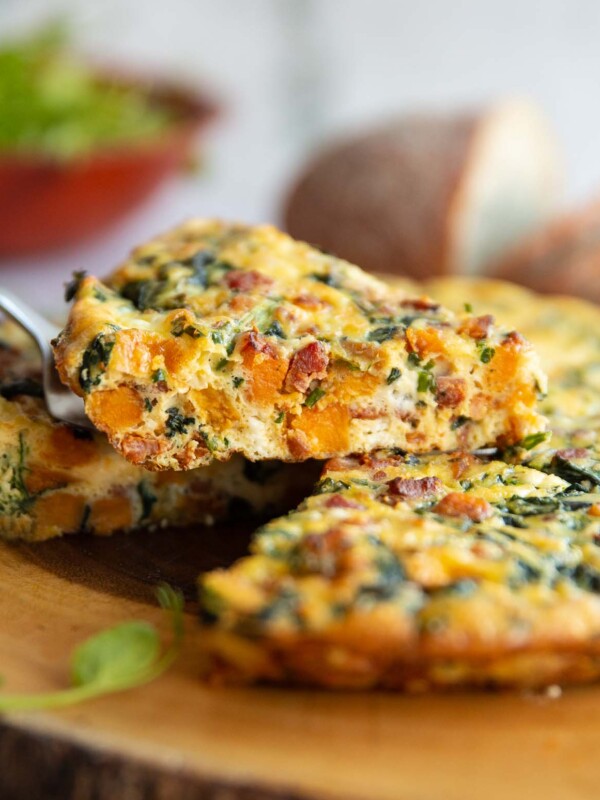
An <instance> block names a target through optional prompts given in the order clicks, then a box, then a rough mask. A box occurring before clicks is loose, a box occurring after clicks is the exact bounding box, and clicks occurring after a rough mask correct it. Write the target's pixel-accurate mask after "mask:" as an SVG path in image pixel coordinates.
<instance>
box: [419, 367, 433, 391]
mask: <svg viewBox="0 0 600 800" xmlns="http://www.w3.org/2000/svg"><path fill="white" fill-rule="evenodd" d="M417 391H418V392H434V391H435V378H434V377H433V375H432V374H431V372H429V370H427V369H422V370H419V376H418V378H417Z"/></svg>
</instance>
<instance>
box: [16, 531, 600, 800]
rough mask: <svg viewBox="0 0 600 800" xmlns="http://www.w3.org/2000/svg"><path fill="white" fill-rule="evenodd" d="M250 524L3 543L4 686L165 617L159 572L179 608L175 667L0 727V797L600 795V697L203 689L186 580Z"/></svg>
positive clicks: (59, 682)
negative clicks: (104, 637)
mask: <svg viewBox="0 0 600 800" xmlns="http://www.w3.org/2000/svg"><path fill="white" fill-rule="evenodd" d="M246 543H247V535H246V534H245V533H244V531H240V530H235V529H227V530H224V529H221V530H214V531H210V530H200V531H195V532H189V531H179V532H176V531H161V532H157V533H138V534H135V535H123V536H115V537H113V538H111V539H93V538H91V537H84V536H82V537H72V538H68V539H64V540H59V541H54V542H48V543H45V544H39V545H26V546H25V545H17V546H8V545H0V673H1V674H2V675H3V676H4V678H5V689H6V690H7V691H9V690H10V691H33V690H49V689H54V688H60V687H63V686H66V685H67V683H68V658H69V653H70V651H71V649H72V647H73V646H74V645H76V644H77V643H78V642H80V641H81V640H82V639H84V638H85V637H87V636H88V635H90V634H92V633H94V632H96V631H98V630H99V629H101V628H103V627H106V626H109V625H111V624H114V623H116V622H119V621H123V620H125V619H129V618H136V619H148V620H151V621H155V622H156V623H157V624H158V625H163V624H164V622H165V620H164V617H163V614H162V612H161V611H160V610H159V609H157V608H156V606H155V601H154V596H153V590H154V587H155V585H156V584H157V583H158V582H159V581H160V580H168V581H170V582H171V583H173V584H175V585H178V586H180V587H181V588H182V589H184V591H185V592H186V595H187V596H188V597H189V598H190V604H189V612H190V613H189V615H188V635H187V637H186V644H185V648H184V652H183V655H182V657H181V658H180V660H179V661H178V663H177V664H176V665H175V667H173V668H172V669H171V670H170V671H169V672H168V673H167V674H165V675H164V676H163V677H161V678H160V679H158V680H157V681H155V682H154V683H152V684H150V685H147V686H145V687H141V688H139V689H135V690H132V691H129V692H124V693H121V694H119V695H113V696H110V697H105V698H102V699H99V700H95V701H93V702H89V703H86V704H81V705H79V706H76V707H73V708H71V709H69V710H65V711H60V712H55V713H27V714H18V715H17V714H16V715H10V716H6V717H4V718H2V719H0V798H1V799H2V800H38V798H39V799H40V800H150V799H151V800H191V799H192V798H194V799H195V798H202V800H263V799H264V800H267V799H268V800H273V799H274V798H278V799H279V800H283V798H288V799H289V800H291V799H292V798H294V800H315V799H316V798H318V799H319V800H327V799H328V800H334V799H335V800H358V799H359V798H360V799H361V800H442V799H443V800H471V798H472V799H473V800H475V798H477V800H481V799H482V798H485V800H496V798H498V800H506V798H507V797H508V798H514V800H522V799H526V800H538V798H539V800H542V799H543V800H554V798H556V799H557V800H558V799H559V798H560V800H571V799H572V798H573V799H575V798H597V797H598V796H599V793H600V789H599V784H600V687H592V688H586V689H573V690H567V691H566V692H565V693H564V694H563V695H562V697H560V698H558V699H549V698H547V697H540V696H523V695H513V694H482V693H479V694H477V693H461V694H453V695H444V696H439V695H438V696H432V697H430V696H416V697H407V696H399V695H393V694H386V693H358V694H353V693H343V694H333V693H326V692H310V691H291V690H278V689H267V688H214V687H209V686H205V685H203V684H202V683H201V682H200V681H199V679H198V671H199V670H198V665H199V652H198V635H197V632H196V628H195V621H194V615H193V612H194V607H193V596H194V579H195V576H196V572H197V571H199V570H201V569H208V568H211V567H214V566H216V565H218V564H221V563H227V562H229V561H230V560H231V559H232V558H234V557H235V556H236V555H239V554H240V553H241V552H243V550H244V548H245V546H246Z"/></svg>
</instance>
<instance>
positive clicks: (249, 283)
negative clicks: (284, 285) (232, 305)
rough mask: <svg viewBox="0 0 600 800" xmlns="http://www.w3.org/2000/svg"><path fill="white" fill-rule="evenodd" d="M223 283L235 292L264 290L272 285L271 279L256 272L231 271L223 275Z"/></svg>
mask: <svg viewBox="0 0 600 800" xmlns="http://www.w3.org/2000/svg"><path fill="white" fill-rule="evenodd" d="M224 280H225V283H226V284H227V286H228V287H229V288H230V289H232V290H233V291H235V292H251V291H252V289H256V288H258V287H261V288H266V287H267V286H271V285H272V284H273V280H272V278H269V277H268V276H267V275H263V274H262V273H261V272H256V270H244V269H232V270H231V271H230V272H228V273H227V274H226V275H225V279H224Z"/></svg>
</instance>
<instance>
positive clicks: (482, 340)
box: [56, 220, 546, 470]
mask: <svg viewBox="0 0 600 800" xmlns="http://www.w3.org/2000/svg"><path fill="white" fill-rule="evenodd" d="M73 292H74V294H75V303H74V305H73V307H72V310H71V314H70V318H69V323H68V325H67V327H66V329H65V330H64V331H63V333H62V335H61V336H60V337H59V339H58V342H57V345H56V356H57V362H58V366H59V370H60V373H61V377H62V379H63V380H64V381H65V383H67V384H68V385H69V386H70V387H71V388H72V389H73V391H75V392H77V393H78V394H80V395H82V396H83V397H84V400H85V406H86V411H87V413H88V415H89V417H90V419H91V420H92V421H93V422H94V424H95V425H96V426H97V427H98V428H99V429H101V430H102V431H104V432H106V434H107V435H108V438H109V440H110V442H111V444H112V445H113V446H114V447H115V448H116V449H117V450H118V451H119V452H120V453H122V454H123V455H124V456H125V457H126V458H127V459H128V460H129V461H131V462H132V463H135V464H141V465H144V466H146V467H148V468H150V469H157V470H160V469H176V470H184V469H190V468H192V467H197V466H200V465H203V464H208V463H210V462H211V461H213V460H215V459H217V460H226V459H228V458H229V457H230V456H231V455H232V454H233V453H241V454H243V455H244V456H246V457H247V458H249V459H251V460H262V459H270V458H275V459H280V460H283V461H301V460H304V459H307V458H311V457H312V458H317V459H326V458H329V457H332V456H339V455H344V454H347V453H351V452H369V451H371V450H373V449H376V448H378V447H384V446H385V447H391V446H393V447H399V448H402V449H405V450H407V451H411V452H427V451H432V450H443V451H447V450H453V449H456V448H462V449H475V448H479V447H483V446H486V445H494V444H501V445H503V446H506V445H510V444H514V443H516V442H518V441H519V440H521V439H523V438H524V437H526V436H528V435H530V434H532V433H534V432H536V431H539V430H540V429H541V428H543V426H544V420H543V418H542V417H541V415H540V414H539V413H538V411H537V410H536V404H537V399H538V396H539V395H540V393H543V392H544V391H545V386H546V381H545V377H544V375H543V373H542V371H541V369H540V367H539V363H538V360H537V357H536V356H535V354H534V352H533V350H532V348H531V346H530V345H529V343H528V342H527V341H526V340H525V339H524V338H523V337H522V336H520V335H519V334H518V333H516V332H515V331H510V330H503V329H501V328H498V327H497V326H496V325H495V324H494V320H493V319H492V318H491V317H489V316H480V317H475V316H473V315H471V314H468V313H466V312H463V313H462V314H460V315H458V316H455V315H454V314H452V313H451V312H449V311H447V310H445V309H444V308H442V307H440V305H439V304H438V303H436V302H433V301H430V300H428V299H427V298H424V297H414V296H409V295H407V294H406V293H405V292H396V291H393V290H391V289H390V287H389V286H388V285H386V284H385V283H383V282H382V281H380V280H378V279H376V278H374V277H372V276H369V275H367V274H365V273H364V272H362V271H361V270H360V269H359V268H358V267H355V266H353V265H351V264H348V263H347V262H344V261H341V260H339V259H336V258H333V257H332V256H330V255H326V254H323V253H321V252H319V251H317V250H315V249H314V248H312V247H309V246H308V245H306V244H303V243H300V242H296V241H294V240H293V239H291V238H289V237H288V236H286V235H284V234H282V233H280V232H279V231H277V230H276V229H275V228H272V227H269V226H262V227H247V226H243V225H229V224H225V223H222V222H216V221H210V220H209V221H205V220H194V221H191V222H188V223H186V224H184V225H182V226H180V227H178V228H176V229H174V230H172V231H171V232H170V233H167V234H166V235H164V236H161V237H159V238H157V239H154V240H152V241H151V242H149V243H148V244H146V245H143V246H142V247H139V248H137V250H135V251H134V252H133V255H132V256H131V258H130V260H129V261H127V262H126V263H125V264H123V265H122V266H121V267H120V268H119V269H118V270H117V271H116V272H115V273H114V274H113V275H112V276H111V277H110V278H109V279H108V280H107V281H106V282H104V283H102V282H100V281H98V280H97V279H95V278H92V277H86V278H82V279H81V280H79V281H78V282H77V285H76V286H74V289H73Z"/></svg>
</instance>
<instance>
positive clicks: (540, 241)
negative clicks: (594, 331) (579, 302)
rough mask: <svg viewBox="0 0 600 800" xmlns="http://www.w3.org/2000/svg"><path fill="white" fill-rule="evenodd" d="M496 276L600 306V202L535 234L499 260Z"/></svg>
mask: <svg viewBox="0 0 600 800" xmlns="http://www.w3.org/2000/svg"><path fill="white" fill-rule="evenodd" d="M492 273H493V275H494V276H496V277H499V278H502V279H504V280H510V281H515V282H516V283H521V284H523V285H525V286H528V287H530V288H531V289H535V290H536V291H538V292H546V293H552V294H572V295H578V296H579V297H583V298H585V299H586V300H592V301H593V302H595V303H600V280H599V277H600V200H598V199H597V200H594V201H593V202H591V203H589V204H587V205H586V206H584V207H583V208H581V209H578V210H577V211H574V212H572V213H570V214H565V215H564V216H562V217H559V218H558V219H557V220H555V221H554V222H552V223H550V224H549V225H547V226H546V227H544V228H542V229H541V230H540V231H538V232H537V233H535V234H533V235H532V236H531V237H529V238H528V239H526V240H525V241H524V242H522V243H521V244H520V245H519V246H518V247H517V248H515V249H514V250H513V251H512V252H510V253H509V254H508V255H506V256H505V257H504V258H503V259H501V260H499V261H498V262H497V263H496V264H495V265H494V267H493V269H492Z"/></svg>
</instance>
